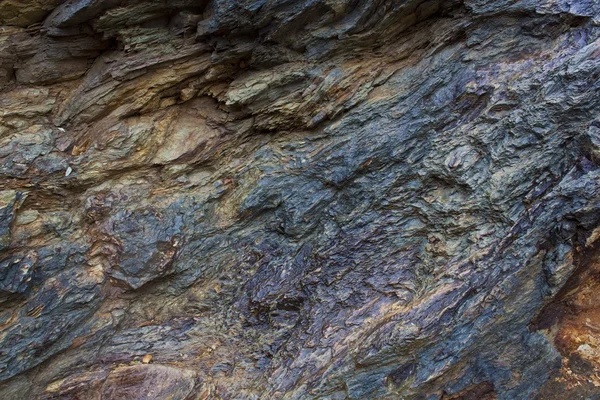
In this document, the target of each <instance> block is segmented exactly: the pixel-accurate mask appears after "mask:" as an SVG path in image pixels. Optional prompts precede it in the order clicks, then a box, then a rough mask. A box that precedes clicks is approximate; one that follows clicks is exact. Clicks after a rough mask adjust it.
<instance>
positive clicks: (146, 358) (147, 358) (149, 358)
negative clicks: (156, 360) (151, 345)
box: [142, 354, 152, 364]
mask: <svg viewBox="0 0 600 400" xmlns="http://www.w3.org/2000/svg"><path fill="white" fill-rule="evenodd" d="M151 361H152V354H146V355H145V356H144V358H142V362H143V363H144V364H150V362H151Z"/></svg>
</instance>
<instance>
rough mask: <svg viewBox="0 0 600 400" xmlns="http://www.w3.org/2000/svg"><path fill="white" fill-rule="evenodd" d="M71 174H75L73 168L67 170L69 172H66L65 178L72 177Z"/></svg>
mask: <svg viewBox="0 0 600 400" xmlns="http://www.w3.org/2000/svg"><path fill="white" fill-rule="evenodd" d="M71 172H73V168H71V167H69V168H67V170H66V171H65V176H69V175H71Z"/></svg>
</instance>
